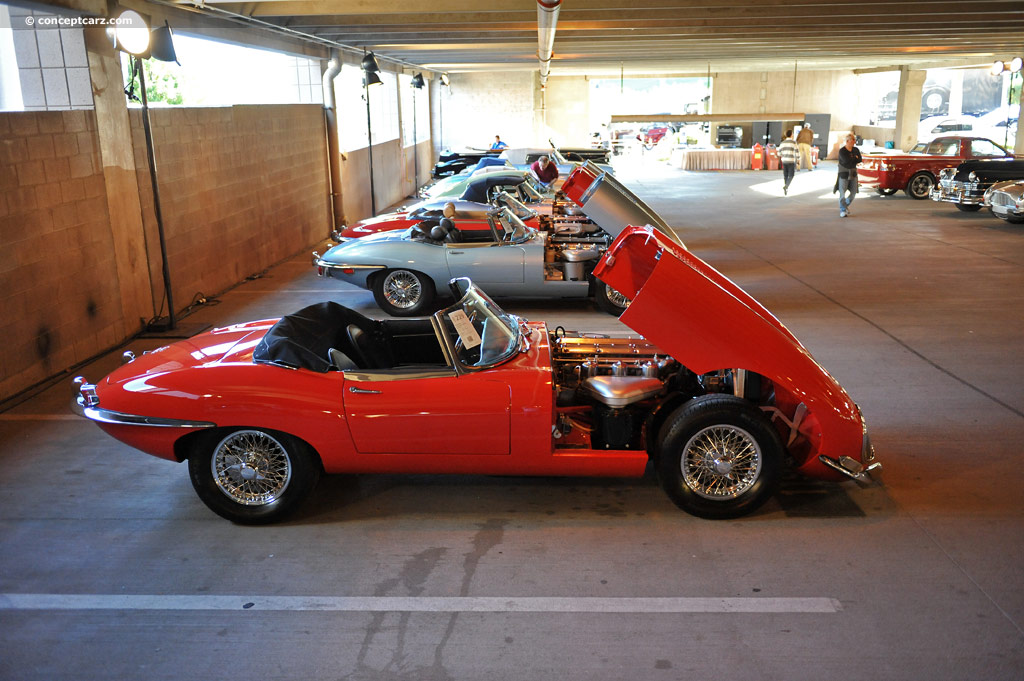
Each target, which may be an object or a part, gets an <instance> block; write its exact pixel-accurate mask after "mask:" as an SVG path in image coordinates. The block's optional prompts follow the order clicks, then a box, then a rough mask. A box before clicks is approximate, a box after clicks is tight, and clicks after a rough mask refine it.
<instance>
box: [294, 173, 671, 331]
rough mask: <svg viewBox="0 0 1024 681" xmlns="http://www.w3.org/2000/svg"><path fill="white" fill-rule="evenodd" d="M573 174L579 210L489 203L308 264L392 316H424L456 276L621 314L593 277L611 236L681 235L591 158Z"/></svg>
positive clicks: (496, 292) (614, 295)
mask: <svg viewBox="0 0 1024 681" xmlns="http://www.w3.org/2000/svg"><path fill="white" fill-rule="evenodd" d="M577 173H581V174H587V175H586V182H587V184H588V187H589V189H588V190H587V193H586V196H585V198H583V199H582V200H577V199H573V200H574V201H575V202H576V203H577V205H580V207H581V208H582V211H583V213H584V215H585V217H582V216H573V217H568V218H566V219H565V220H545V221H542V222H540V223H539V224H540V226H541V227H540V228H539V229H537V228H534V227H531V226H530V225H528V224H526V221H524V220H523V219H521V216H522V210H523V208H522V206H521V205H519V206H517V212H519V215H517V214H516V212H513V210H511V209H510V207H509V205H504V206H500V207H498V208H495V209H494V210H492V211H490V212H489V213H488V214H487V220H486V221H483V220H475V221H459V220H452V219H450V218H444V217H441V218H439V219H436V220H424V221H422V222H419V223H417V224H416V225H414V226H412V227H410V228H409V229H405V230H394V231H388V232H379V233H377V234H370V235H368V236H364V237H362V238H359V239H353V240H351V241H346V242H344V243H342V244H339V245H336V246H333V247H331V248H330V249H329V250H328V251H327V252H326V253H324V254H323V255H322V256H321V255H320V254H319V253H316V252H314V253H313V264H314V265H315V266H316V268H317V273H318V274H319V275H320V276H324V277H331V278H334V279H338V280H340V281H344V282H347V283H350V284H355V285H356V286H360V287H362V288H365V289H368V290H370V291H373V295H374V298H375V299H376V301H377V304H378V305H379V306H380V307H381V309H382V310H384V311H385V312H387V313H388V314H390V315H393V316H415V315H422V314H424V313H425V312H427V311H429V310H431V309H432V308H434V307H436V306H437V302H436V299H437V295H438V293H439V292H441V293H442V294H443V292H444V291H446V290H447V288H446V282H448V281H449V280H451V279H452V278H454V277H469V278H470V279H472V280H473V281H474V282H476V283H478V284H479V285H480V286H481V287H483V288H484V289H485V290H486V291H488V293H489V294H490V295H492V296H521V297H544V298H586V297H592V298H594V299H595V300H596V302H597V304H598V306H599V307H601V308H602V309H603V310H605V311H607V312H609V313H611V314H614V315H619V314H621V313H622V311H623V310H625V309H626V306H627V305H628V304H629V300H628V299H627V298H625V297H624V296H623V295H621V294H619V293H618V292H617V291H615V290H614V289H612V288H610V287H608V286H607V285H606V284H604V283H603V282H601V281H600V280H598V279H596V278H595V277H594V276H593V270H594V266H595V265H596V264H597V261H598V259H599V258H600V257H601V255H602V254H603V253H604V252H605V251H606V250H607V248H608V245H609V244H610V243H611V241H612V240H613V239H614V238H615V236H616V235H618V234H619V232H621V231H622V230H623V229H624V228H625V227H626V226H628V225H631V224H632V225H652V226H654V227H655V228H657V229H659V230H660V231H661V232H663V233H665V234H666V235H667V236H668V237H669V238H670V239H671V240H673V241H675V242H677V243H680V244H681V243H682V242H680V241H679V239H678V237H677V236H676V235H675V232H674V231H673V230H672V229H671V228H670V227H668V225H666V224H665V222H664V221H663V220H662V219H661V218H660V217H659V216H658V215H657V214H656V213H654V211H652V210H651V209H650V208H648V207H647V206H646V204H644V203H643V202H642V201H640V199H638V198H637V197H636V196H635V195H633V193H632V192H630V191H629V190H628V189H627V188H626V187H624V186H623V185H622V184H621V183H619V182H618V181H617V180H616V179H615V178H614V177H613V176H611V175H609V174H607V173H605V172H603V171H602V170H600V169H599V168H598V167H597V166H595V165H594V164H590V163H588V164H586V165H585V166H581V167H580V168H578V169H577V170H576V171H574V173H573V174H574V175H575V174H577ZM570 177H572V176H570ZM567 182H569V180H567ZM511 201H514V199H512V200H511ZM506 203H510V202H509V201H506ZM516 203H518V202H516ZM527 221H529V217H528V218H527Z"/></svg>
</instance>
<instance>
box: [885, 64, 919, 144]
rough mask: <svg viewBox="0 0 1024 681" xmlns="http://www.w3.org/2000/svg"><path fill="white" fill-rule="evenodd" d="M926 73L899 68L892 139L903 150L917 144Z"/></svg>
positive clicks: (904, 67)
mask: <svg viewBox="0 0 1024 681" xmlns="http://www.w3.org/2000/svg"><path fill="white" fill-rule="evenodd" d="M927 75H928V74H927V73H925V72H924V71H911V70H910V69H909V68H907V67H906V66H903V67H901V68H900V93H899V98H898V99H897V103H896V132H895V134H894V135H893V139H894V140H895V142H896V146H897V147H898V148H900V149H902V150H903V151H910V150H911V149H913V148H914V145H915V144H917V128H918V125H919V124H920V122H921V95H922V94H923V91H924V80H925V76H927Z"/></svg>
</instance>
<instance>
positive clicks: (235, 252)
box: [129, 104, 331, 312]
mask: <svg viewBox="0 0 1024 681" xmlns="http://www.w3.org/2000/svg"><path fill="white" fill-rule="evenodd" d="M129 113H130V116H131V124H132V139H133V141H134V144H135V165H136V168H137V169H138V174H139V193H140V197H141V200H142V206H143V217H144V221H145V224H146V230H147V235H148V237H147V238H148V243H149V252H150V262H151V270H152V277H153V283H154V287H155V288H154V299H155V300H157V301H159V300H161V299H162V297H163V279H162V273H161V267H160V260H159V257H160V256H159V250H158V246H157V244H158V241H157V231H156V219H155V217H154V213H153V194H152V189H151V185H150V180H149V166H148V161H147V160H146V141H145V136H144V133H143V128H142V112H141V111H139V110H137V109H135V110H132V111H130V112H129ZM150 117H151V121H152V126H153V144H154V148H155V150H156V163H157V174H158V176H159V178H160V202H161V207H162V212H163V218H164V233H165V238H166V241H167V251H168V260H169V263H170V269H171V284H172V287H173V294H174V303H175V307H176V308H178V309H181V308H183V307H185V306H186V305H188V304H189V302H190V301H191V300H192V298H193V296H194V295H195V294H196V293H198V292H202V293H204V294H206V295H207V296H210V295H212V294H215V293H218V292H219V291H223V290H224V289H226V288H228V287H229V286H231V285H233V284H235V283H237V282H239V281H241V280H242V279H244V278H245V277H247V276H249V275H251V274H254V273H257V272H261V271H262V270H264V269H266V268H267V267H269V266H270V265H273V264H274V263H276V262H278V261H280V260H281V259H283V258H285V257H287V256H289V255H292V254H294V253H297V252H299V251H301V250H304V249H305V248H307V247H309V246H310V245H311V244H314V243H316V242H317V241H319V240H321V239H323V238H325V237H327V236H328V235H329V234H330V229H331V222H330V221H331V217H330V196H329V193H330V189H329V187H330V185H329V175H328V170H327V143H326V138H325V128H324V118H323V108H322V107H321V106H319V105H315V104H310V105H260V106H234V107H225V108H202V109H200V108H195V109H175V108H168V109H151V110H150ZM164 312H166V310H165V311H164Z"/></svg>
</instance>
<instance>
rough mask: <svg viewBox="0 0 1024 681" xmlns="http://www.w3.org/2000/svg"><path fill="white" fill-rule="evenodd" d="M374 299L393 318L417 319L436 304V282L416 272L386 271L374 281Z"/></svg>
mask: <svg viewBox="0 0 1024 681" xmlns="http://www.w3.org/2000/svg"><path fill="white" fill-rule="evenodd" d="M372 288H373V298H374V300H376V301H377V305H379V306H380V309H382V310H384V312H386V313H388V314H389V315H391V316H393V317H415V316H417V315H421V314H426V313H427V312H429V310H430V307H431V305H433V304H434V298H435V297H436V296H435V293H434V281H433V279H431V278H430V277H428V276H427V275H425V274H422V273H420V272H417V271H415V270H402V269H398V270H386V271H384V272H381V273H380V274H378V275H376V276H375V277H374V279H373V286H372Z"/></svg>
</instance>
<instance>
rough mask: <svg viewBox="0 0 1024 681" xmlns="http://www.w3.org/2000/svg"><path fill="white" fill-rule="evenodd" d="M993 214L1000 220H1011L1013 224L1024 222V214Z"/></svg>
mask: <svg viewBox="0 0 1024 681" xmlns="http://www.w3.org/2000/svg"><path fill="white" fill-rule="evenodd" d="M989 210H990V211H991V210H992V209H991V208H990V209H989ZM992 215H995V216H996V217H997V218H999V219H1000V220H1005V221H1006V222H1009V223H1010V224H1011V225H1020V224H1024V215H1010V214H1009V213H1007V214H1006V215H1000V214H999V213H996V212H992Z"/></svg>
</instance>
